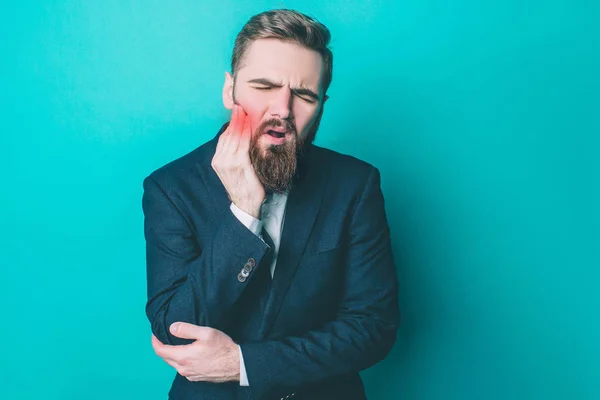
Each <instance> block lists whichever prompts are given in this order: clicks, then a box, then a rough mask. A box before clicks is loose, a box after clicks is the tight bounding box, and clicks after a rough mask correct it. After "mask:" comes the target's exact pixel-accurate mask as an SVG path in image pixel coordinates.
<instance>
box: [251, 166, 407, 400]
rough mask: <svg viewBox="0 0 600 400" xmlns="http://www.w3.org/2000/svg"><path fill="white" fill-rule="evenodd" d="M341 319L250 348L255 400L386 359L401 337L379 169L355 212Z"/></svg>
mask: <svg viewBox="0 0 600 400" xmlns="http://www.w3.org/2000/svg"><path fill="white" fill-rule="evenodd" d="M346 262H347V269H346V276H345V285H344V294H343V297H342V301H341V304H340V306H339V308H338V312H337V315H336V318H335V319H334V320H331V321H329V322H327V323H325V324H324V325H322V326H321V327H320V328H318V329H315V330H311V331H308V332H306V333H305V334H304V335H301V336H293V337H292V336H289V337H283V338H277V339H270V340H264V341H257V342H250V343H242V344H241V345H240V347H241V349H242V352H243V354H244V362H245V365H246V372H247V374H248V380H249V381H250V390H251V392H252V398H263V397H266V396H267V395H269V396H275V397H279V396H284V397H285V394H286V393H287V394H289V393H290V392H294V391H296V390H299V389H301V388H302V387H306V385H310V384H314V383H318V382H320V381H324V380H326V379H328V378H333V377H335V376H337V375H343V374H350V373H356V372H359V371H360V370H363V369H365V368H368V367H370V366H372V365H374V364H375V363H377V362H378V361H379V360H381V359H383V358H384V357H385V356H386V355H387V354H388V353H389V351H390V350H391V348H392V345H393V344H394V342H395V340H396V331H397V327H398V324H399V310H398V280H397V276H396V271H395V268H394V263H393V258H392V252H391V244H390V235H389V228H388V223H387V219H386V215H385V210H384V199H383V195H382V193H381V189H380V178H379V171H378V170H377V169H375V168H373V169H372V171H371V174H370V175H369V178H368V180H367V183H366V186H365V189H364V192H363V193H362V195H361V197H360V199H359V200H358V203H357V205H356V206H355V208H354V212H353V216H352V222H351V226H350V232H349V241H348V254H347V261H346Z"/></svg>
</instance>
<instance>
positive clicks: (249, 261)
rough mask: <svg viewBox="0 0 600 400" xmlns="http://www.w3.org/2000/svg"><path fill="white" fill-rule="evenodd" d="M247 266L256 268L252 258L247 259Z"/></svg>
mask: <svg viewBox="0 0 600 400" xmlns="http://www.w3.org/2000/svg"><path fill="white" fill-rule="evenodd" d="M247 264H248V265H250V266H251V267H254V266H256V260H255V259H254V258H249V259H248V262H247Z"/></svg>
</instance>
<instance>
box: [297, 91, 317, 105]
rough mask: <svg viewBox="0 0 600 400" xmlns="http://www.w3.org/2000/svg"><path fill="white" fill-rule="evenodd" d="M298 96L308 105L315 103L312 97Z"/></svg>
mask: <svg viewBox="0 0 600 400" xmlns="http://www.w3.org/2000/svg"><path fill="white" fill-rule="evenodd" d="M296 96H298V97H300V98H301V99H302V100H304V101H306V102H307V103H310V104H312V103H314V102H315V99H313V98H312V97H310V96H307V95H305V94H299V93H296Z"/></svg>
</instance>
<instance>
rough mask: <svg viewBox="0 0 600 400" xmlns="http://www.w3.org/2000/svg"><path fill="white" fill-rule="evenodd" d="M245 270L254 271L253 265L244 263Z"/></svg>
mask: <svg viewBox="0 0 600 400" xmlns="http://www.w3.org/2000/svg"><path fill="white" fill-rule="evenodd" d="M244 271H246V272H252V265H250V264H248V263H246V264H245V265H244Z"/></svg>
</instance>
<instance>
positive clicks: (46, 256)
mask: <svg viewBox="0 0 600 400" xmlns="http://www.w3.org/2000/svg"><path fill="white" fill-rule="evenodd" d="M15 3H16V4H15V5H12V6H7V5H2V6H1V7H2V9H1V10H0V11H1V12H0V15H1V16H0V19H1V20H0V22H1V24H0V34H1V37H2V40H1V41H0V50H1V52H0V57H1V58H2V63H1V65H2V66H1V69H0V71H1V72H2V73H1V74H0V99H1V103H0V106H1V107H0V112H1V113H2V118H1V120H0V130H1V133H0V149H1V157H0V167H1V171H2V172H1V174H0V176H1V177H2V185H1V186H0V202H1V207H0V223H1V228H2V229H1V232H0V246H1V254H2V258H1V261H0V263H1V269H0V282H1V287H2V290H1V292H0V303H1V304H2V319H1V321H2V322H1V323H2V328H1V330H0V332H1V333H0V335H1V337H0V346H1V347H2V350H1V351H0V354H1V356H0V368H1V369H0V382H1V384H0V398H2V399H50V400H54V399H91V400H95V399H98V400H100V399H102V400H103V399H142V398H143V399H165V398H166V392H167V390H168V388H169V385H170V381H171V378H172V372H171V369H170V367H168V366H167V365H166V364H164V363H163V362H162V361H161V360H159V359H158V358H157V357H156V356H155V355H154V353H153V351H152V349H151V347H150V337H149V335H150V330H149V324H148V322H147V320H146V318H145V316H144V302H145V264H144V262H145V259H144V239H143V235H142V213H141V194H142V186H141V182H142V179H143V178H144V177H145V176H146V175H147V174H148V173H149V172H151V171H152V170H154V169H155V168H157V167H159V166H161V165H163V164H164V163H166V162H168V161H170V160H172V159H174V158H176V157H178V156H180V155H182V154H184V153H187V152H188V151H190V150H192V149H193V148H195V147H196V146H198V145H199V144H201V143H203V142H204V141H206V140H208V139H209V138H211V137H212V136H213V135H214V134H215V130H216V129H217V128H218V127H219V126H220V124H221V123H222V122H224V121H225V120H226V118H227V114H226V112H225V111H224V110H223V107H222V104H221V100H220V89H221V85H222V80H223V73H224V71H226V70H228V58H229V54H230V51H231V48H232V44H233V39H234V36H235V34H236V33H237V31H238V30H239V29H240V28H241V25H242V24H243V23H244V22H245V20H247V18H249V17H250V16H251V15H252V14H254V13H257V12H259V11H262V10H265V9H268V8H273V7H280V6H287V7H290V8H298V9H299V10H301V11H304V12H307V13H309V14H312V15H315V16H317V17H318V18H319V19H321V20H322V21H323V22H324V23H326V24H327V25H328V26H329V27H330V29H331V30H332V32H333V43H332V44H333V49H334V53H335V57H336V63H335V73H334V80H333V84H332V87H331V90H330V96H331V99H330V101H329V102H328V103H327V107H326V113H325V116H324V121H323V124H322V129H321V131H320V133H319V135H318V140H317V143H318V144H320V145H323V146H327V147H331V148H333V149H336V150H338V151H342V152H345V153H351V154H353V155H355V156H357V157H359V158H363V159H365V160H367V161H370V162H372V163H374V164H375V165H376V166H378V167H379V168H380V170H381V173H382V182H383V183H382V185H383V189H384V193H385V196H386V200H387V203H386V204H387V211H388V215H389V220H390V225H391V229H392V234H393V244H394V251H395V255H396V259H397V261H398V273H399V277H400V283H401V298H400V302H401V308H402V311H403V325H402V327H401V329H400V332H399V336H398V341H397V344H396V346H395V348H394V349H393V351H392V353H391V354H390V356H389V357H388V358H387V359H386V360H385V361H384V362H382V363H380V364H378V365H377V366H376V367H374V368H372V369H370V370H367V371H365V372H364V373H363V377H364V379H365V384H366V388H367V391H368V394H369V398H370V399H410V400H417V399H418V400H421V399H426V400H429V399H432V400H437V399H444V400H454V399H457V400H458V399H461V400H462V399H466V400H471V399H472V400H475V399H477V400H480V399H490V400H497V399H598V398H600V344H599V340H598V339H599V338H600V323H599V318H598V316H599V313H598V308H599V306H600V296H599V295H598V285H599V284H600V272H599V267H600V245H599V243H598V242H599V239H600V211H599V204H600V176H599V175H600V174H599V172H600V161H599V156H600V139H599V136H598V135H599V133H600V116H599V114H600V78H599V71H600V51H599V49H600V27H599V26H598V20H599V19H600V12H599V11H600V6H599V5H598V2H593V1H585V0H579V1H567V0H564V1H519V0H507V1H502V2H495V1H493V2H490V1H481V2H476V1H470V0H455V1H452V2H442V1H435V0H419V1H416V0H415V1H411V2H408V1H383V0H379V1H378V0H373V1H358V0H356V1H349V0H336V1H327V2H324V1H252V2H250V1H248V2H242V1H232V0H220V1H211V2H209V1H192V0H188V1H183V0H181V1H169V2H167V1H163V2H158V1H129V2H127V1H116V0H109V1H86V2H84V1H21V2H15ZM17 4H18V5H17Z"/></svg>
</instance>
